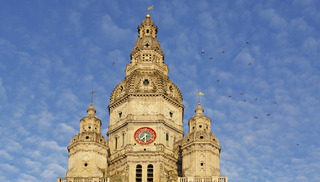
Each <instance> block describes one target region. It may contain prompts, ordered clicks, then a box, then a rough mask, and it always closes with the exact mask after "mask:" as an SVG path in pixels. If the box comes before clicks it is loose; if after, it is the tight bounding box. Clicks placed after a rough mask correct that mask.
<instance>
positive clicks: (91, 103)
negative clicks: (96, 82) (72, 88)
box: [90, 91, 96, 104]
mask: <svg viewBox="0 0 320 182" xmlns="http://www.w3.org/2000/svg"><path fill="white" fill-rule="evenodd" d="M94 93H96V91H92V92H91V93H90V94H91V104H93V94H94Z"/></svg>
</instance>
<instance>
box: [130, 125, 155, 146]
mask: <svg viewBox="0 0 320 182" xmlns="http://www.w3.org/2000/svg"><path fill="white" fill-rule="evenodd" d="M156 138H157V134H156V132H155V131H154V130H153V129H152V128H149V127H142V128H139V129H138V130H137V131H136V132H135V133H134V139H135V140H136V142H137V143H139V144H141V145H148V144H151V143H152V142H154V141H155V140H156Z"/></svg>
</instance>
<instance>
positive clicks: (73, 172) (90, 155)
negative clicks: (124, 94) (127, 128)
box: [67, 104, 108, 178]
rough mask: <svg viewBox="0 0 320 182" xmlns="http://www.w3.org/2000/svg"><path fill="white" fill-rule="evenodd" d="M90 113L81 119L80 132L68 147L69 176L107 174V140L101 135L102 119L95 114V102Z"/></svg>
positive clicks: (100, 175) (96, 176) (93, 176)
mask: <svg viewBox="0 0 320 182" xmlns="http://www.w3.org/2000/svg"><path fill="white" fill-rule="evenodd" d="M87 112H88V115H87V116H85V117H84V118H82V119H81V120H80V133H78V134H77V135H75V136H74V137H73V138H72V140H71V142H70V144H69V147H68V151H69V166H68V171H67V177H69V178H76V177H77V178H102V177H106V175H107V166H108V165H107V156H108V153H107V152H108V148H107V141H106V139H105V138H104V137H103V136H102V135H101V120H100V119H98V118H97V116H96V115H95V113H96V110H95V109H94V107H93V104H91V105H90V107H89V109H88V110H87Z"/></svg>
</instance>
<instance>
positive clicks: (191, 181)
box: [178, 177, 228, 182]
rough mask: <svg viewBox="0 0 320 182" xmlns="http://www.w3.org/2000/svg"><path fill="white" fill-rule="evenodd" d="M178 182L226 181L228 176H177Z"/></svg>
mask: <svg viewBox="0 0 320 182" xmlns="http://www.w3.org/2000/svg"><path fill="white" fill-rule="evenodd" d="M178 182H228V177H218V178H217V177H178Z"/></svg>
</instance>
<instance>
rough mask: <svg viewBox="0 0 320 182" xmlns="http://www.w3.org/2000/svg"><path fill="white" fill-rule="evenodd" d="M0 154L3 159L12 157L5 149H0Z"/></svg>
mask: <svg viewBox="0 0 320 182" xmlns="http://www.w3.org/2000/svg"><path fill="white" fill-rule="evenodd" d="M0 156H1V157H2V158H4V159H7V160H12V159H13V156H12V155H10V154H9V153H8V152H7V151H5V150H0Z"/></svg>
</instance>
